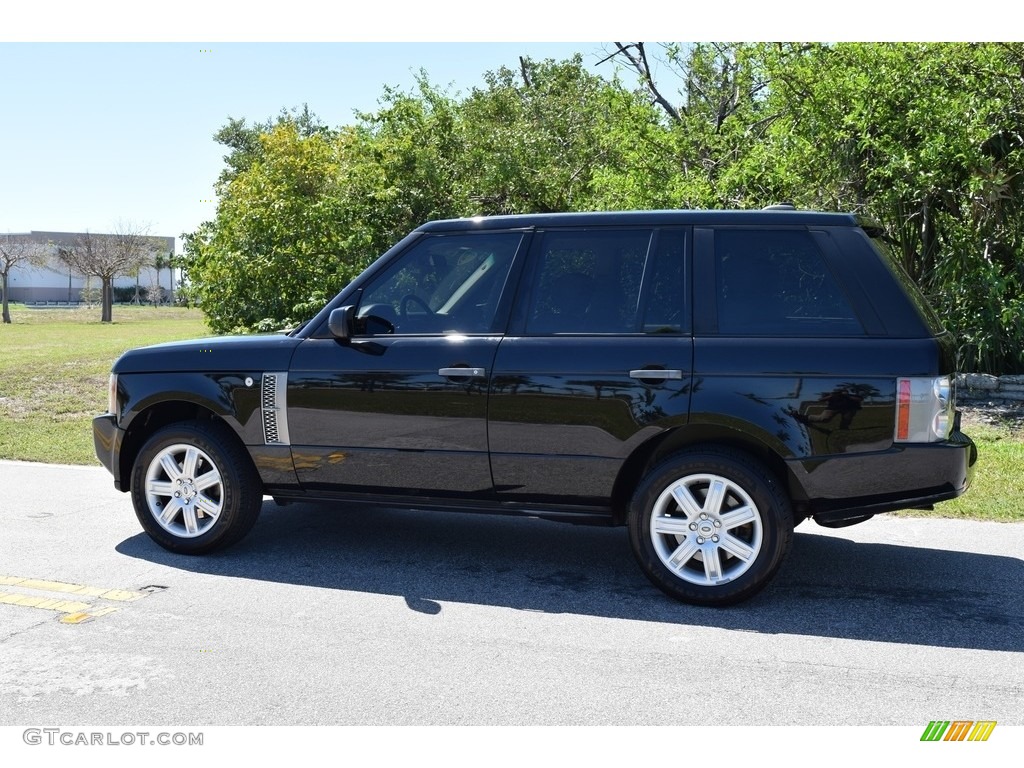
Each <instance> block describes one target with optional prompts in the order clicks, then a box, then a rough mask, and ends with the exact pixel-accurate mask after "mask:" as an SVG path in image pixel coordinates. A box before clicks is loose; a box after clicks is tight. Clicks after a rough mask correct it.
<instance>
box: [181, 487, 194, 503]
mask: <svg viewBox="0 0 1024 768" xmlns="http://www.w3.org/2000/svg"><path fill="white" fill-rule="evenodd" d="M181 495H182V496H184V497H185V499H186V500H189V499H191V498H192V497H193V496H195V495H196V487H195V486H194V485H192V483H185V484H184V485H182V486H181Z"/></svg>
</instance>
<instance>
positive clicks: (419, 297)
mask: <svg viewBox="0 0 1024 768" xmlns="http://www.w3.org/2000/svg"><path fill="white" fill-rule="evenodd" d="M521 240H522V235H520V234H518V233H514V232H498V233H494V232H486V233H472V234H459V235H432V236H428V237H425V238H423V239H422V240H419V241H417V242H416V244H415V245H413V246H412V248H410V249H409V250H408V251H407V252H406V253H404V254H402V256H401V257H400V258H399V259H397V260H396V261H394V262H393V263H391V264H390V265H388V267H387V268H386V269H385V270H384V272H383V273H382V274H380V275H377V276H376V277H375V278H374V280H373V281H372V282H371V283H370V285H368V286H367V288H366V290H365V291H364V292H363V299H362V301H361V302H360V305H359V310H358V312H357V314H358V316H360V317H371V318H380V319H381V320H383V321H386V322H384V323H379V322H373V321H370V322H369V323H368V328H369V329H370V332H373V331H374V330H377V331H378V332H390V328H389V327H388V325H391V326H393V327H394V333H402V334H408V333H413V334H418V333H489V332H491V331H492V330H493V326H494V323H495V314H496V312H497V306H498V299H499V298H500V297H501V292H502V289H503V288H504V286H505V279H506V278H507V277H508V273H509V269H510V268H511V265H512V259H513V257H514V256H515V254H516V251H517V250H518V248H519V243H520V241H521Z"/></svg>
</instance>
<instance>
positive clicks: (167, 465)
mask: <svg viewBox="0 0 1024 768" xmlns="http://www.w3.org/2000/svg"><path fill="white" fill-rule="evenodd" d="M160 466H161V467H163V469H164V474H166V475H167V477H168V478H170V480H171V481H172V482H173V481H174V480H178V479H180V478H181V469H180V468H179V467H178V462H176V461H175V460H174V456H172V455H171V454H169V453H165V454H164V455H163V456H161V457H160Z"/></svg>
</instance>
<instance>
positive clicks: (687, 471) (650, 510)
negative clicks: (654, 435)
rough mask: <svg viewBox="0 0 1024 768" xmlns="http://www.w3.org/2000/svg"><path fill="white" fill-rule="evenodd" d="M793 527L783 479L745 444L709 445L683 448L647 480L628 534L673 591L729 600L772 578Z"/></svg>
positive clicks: (648, 569)
mask: <svg viewBox="0 0 1024 768" xmlns="http://www.w3.org/2000/svg"><path fill="white" fill-rule="evenodd" d="M792 533H793V511H792V507H791V505H790V502H789V498H788V497H787V495H786V493H785V491H784V489H783V488H782V487H781V486H780V483H779V481H778V480H777V479H776V478H775V477H774V475H772V474H771V473H770V472H768V470H766V469H765V468H764V467H763V466H762V465H761V464H760V463H758V462H756V461H755V460H753V459H752V458H750V457H749V456H747V455H746V454H744V453H741V452H739V451H733V450H730V449H726V448H718V447H715V446H708V447H706V448H703V449H695V450H692V451H687V452H685V453H680V454H676V455H674V456H671V457H669V458H668V459H666V460H664V461H663V462H661V463H660V464H658V465H657V466H656V467H655V468H654V469H653V470H651V471H650V472H649V473H648V474H647V476H646V477H645V478H644V479H643V481H642V482H641V483H640V486H639V487H638V488H637V490H636V493H635V494H634V495H633V499H632V501H631V502H630V509H629V534H630V542H631V543H632V545H633V553H634V555H635V556H636V559H637V562H638V563H639V564H640V568H641V569H642V570H643V572H644V573H645V574H646V576H647V578H649V579H650V580H651V582H653V583H654V585H655V586H657V587H658V588H659V589H661V590H662V591H663V592H665V593H666V594H668V595H670V596H672V597H674V598H676V599H677V600H682V601H683V602H686V603H692V604H694V605H730V604H733V603H738V602H740V601H742V600H746V599H747V598H749V597H751V596H753V595H754V594H756V593H757V592H759V591H760V590H761V589H763V588H764V587H765V585H767V583H768V582H769V581H770V580H771V578H772V576H774V574H775V572H776V571H777V570H778V568H779V566H780V565H781V564H782V560H783V557H784V556H785V554H786V550H787V549H788V547H789V542H790V539H791V538H792Z"/></svg>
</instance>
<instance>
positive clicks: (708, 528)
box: [697, 520, 715, 539]
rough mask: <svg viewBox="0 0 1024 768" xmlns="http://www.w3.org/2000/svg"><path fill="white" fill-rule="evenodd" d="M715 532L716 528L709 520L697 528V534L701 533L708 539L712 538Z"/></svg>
mask: <svg viewBox="0 0 1024 768" xmlns="http://www.w3.org/2000/svg"><path fill="white" fill-rule="evenodd" d="M714 532H715V526H714V525H713V524H712V523H711V522H710V521H708V520H705V521H703V522H702V523H700V525H698V526H697V533H699V534H700V535H701V536H703V537H704V538H706V539H707V538H711V536H712V534H714Z"/></svg>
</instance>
